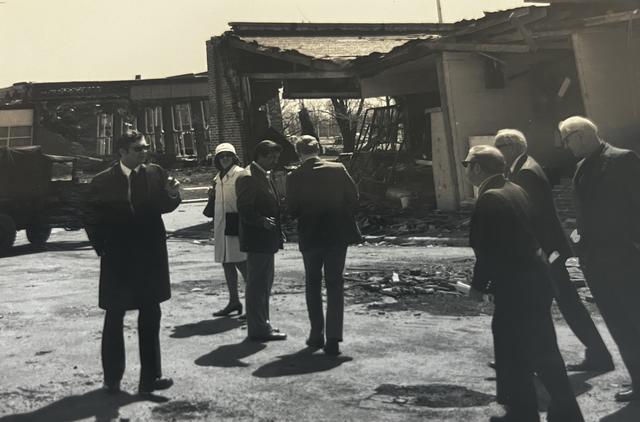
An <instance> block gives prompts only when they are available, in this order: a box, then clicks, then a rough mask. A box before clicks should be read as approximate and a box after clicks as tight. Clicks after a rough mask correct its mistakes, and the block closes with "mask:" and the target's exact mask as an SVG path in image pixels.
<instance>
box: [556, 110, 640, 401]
mask: <svg viewBox="0 0 640 422" xmlns="http://www.w3.org/2000/svg"><path fill="white" fill-rule="evenodd" d="M558 128H559V129H560V133H561V135H562V139H563V143H564V145H565V146H566V147H567V148H568V149H569V150H570V151H571V153H572V154H573V155H574V156H576V157H577V158H579V159H580V162H579V163H578V166H577V168H576V173H575V176H574V179H573V183H574V193H575V199H576V206H577V217H578V218H577V226H578V228H577V234H576V235H575V236H572V238H574V239H575V240H577V246H578V247H577V250H578V252H579V256H580V264H581V265H582V267H583V270H584V271H585V276H586V280H587V284H588V285H589V288H590V289H591V293H592V294H593V298H594V299H595V301H596V304H597V305H598V308H599V309H600V313H601V314H602V317H603V319H604V322H605V323H606V324H607V328H608V329H609V331H610V332H611V336H612V337H613V339H614V341H615V342H616V343H617V345H618V348H619V350H620V354H621V355H622V360H623V361H624V364H625V365H626V367H627V369H628V370H629V373H630V376H631V388H630V389H626V390H623V391H621V392H619V393H617V394H616V396H615V397H616V400H617V401H621V402H627V401H637V400H640V306H638V300H639V299H640V280H638V278H639V277H640V187H639V186H638V183H639V182H640V157H638V155H637V154H636V153H635V152H633V151H629V150H626V149H620V148H615V147H613V146H611V145H609V144H608V143H607V142H605V141H604V140H602V138H601V137H600V135H599V133H598V128H597V126H596V125H595V124H594V123H593V122H592V121H590V120H589V119H586V118H584V117H580V116H573V117H569V118H568V119H566V120H564V121H562V122H560V124H559V126H558Z"/></svg>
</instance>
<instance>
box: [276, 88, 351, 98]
mask: <svg viewBox="0 0 640 422" xmlns="http://www.w3.org/2000/svg"><path fill="white" fill-rule="evenodd" d="M282 98H286V99H305V98H310V99H311V98H362V93H361V92H359V91H336V92H301V91H293V92H292V91H287V89H285V90H284V91H283V92H282Z"/></svg>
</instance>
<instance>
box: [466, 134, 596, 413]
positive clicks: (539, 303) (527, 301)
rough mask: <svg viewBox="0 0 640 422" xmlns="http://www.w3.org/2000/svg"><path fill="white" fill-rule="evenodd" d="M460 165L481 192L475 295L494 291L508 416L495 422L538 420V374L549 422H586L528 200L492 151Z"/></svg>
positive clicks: (481, 149) (474, 234)
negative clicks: (570, 374)
mask: <svg viewBox="0 0 640 422" xmlns="http://www.w3.org/2000/svg"><path fill="white" fill-rule="evenodd" d="M463 165H464V166H465V167H466V176H467V178H468V179H469V181H470V182H471V183H472V184H473V185H474V186H477V187H478V189H479V193H478V200H477V202H476V205H475V209H474V213H473V216H472V220H471V232H470V239H469V240H470V244H471V247H472V248H473V251H474V253H475V255H476V263H475V267H474V271H473V281H472V288H471V291H470V293H469V294H470V296H471V297H473V298H477V299H479V298H482V295H483V294H484V293H492V294H493V295H494V298H495V310H494V314H493V321H492V331H493V336H494V345H495V358H496V377H497V390H498V397H499V398H500V402H501V404H504V405H506V409H507V413H506V414H505V415H504V416H500V417H498V416H494V417H492V418H491V421H496V422H497V421H503V422H538V421H539V420H540V416H539V414H538V408H537V399H536V390H535V387H534V374H537V375H538V376H539V378H540V379H541V381H542V383H543V384H544V386H545V387H546V389H547V390H548V392H549V394H550V396H551V403H550V405H549V409H548V415H547V420H548V421H550V422H583V420H584V419H583V417H582V413H581V412H580V408H579V407H578V403H577V402H576V399H575V397H574V395H573V391H572V389H571V385H570V383H569V378H568V377H567V372H566V370H565V367H564V361H563V360H562V356H561V354H560V350H559V349H558V344H557V341H556V334H555V328H554V326H553V320H552V318H551V302H552V298H553V293H552V285H551V278H550V275H549V269H548V264H547V262H546V256H545V254H544V252H543V251H542V250H541V248H540V245H539V244H538V241H537V239H536V238H535V236H534V235H533V233H532V230H531V207H530V205H529V200H528V198H527V194H526V193H525V192H524V190H523V189H522V188H521V187H519V186H518V185H516V184H514V183H512V182H509V181H507V180H506V179H505V178H504V170H505V161H504V157H503V156H502V154H501V153H500V151H498V150H497V149H496V148H494V147H491V146H486V145H482V146H476V147H473V148H471V149H470V151H469V154H468V156H467V158H466V160H465V161H463Z"/></svg>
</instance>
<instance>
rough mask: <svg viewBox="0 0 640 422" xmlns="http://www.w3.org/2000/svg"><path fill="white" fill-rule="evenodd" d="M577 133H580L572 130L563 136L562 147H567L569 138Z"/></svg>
mask: <svg viewBox="0 0 640 422" xmlns="http://www.w3.org/2000/svg"><path fill="white" fill-rule="evenodd" d="M578 132H580V131H579V130H572V131H571V132H569V133H567V134H566V135H564V136H563V137H562V145H568V144H569V138H570V137H571V135H575V134H576V133H578Z"/></svg>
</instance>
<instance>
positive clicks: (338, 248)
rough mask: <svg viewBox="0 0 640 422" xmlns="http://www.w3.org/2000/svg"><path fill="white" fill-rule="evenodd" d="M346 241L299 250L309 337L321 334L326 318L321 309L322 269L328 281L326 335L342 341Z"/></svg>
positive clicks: (326, 281) (322, 333)
mask: <svg viewBox="0 0 640 422" xmlns="http://www.w3.org/2000/svg"><path fill="white" fill-rule="evenodd" d="M346 257H347V245H334V246H330V247H324V248H317V249H311V250H306V251H303V252H302V259H303V260H304V270H305V278H306V299H307V310H308V312H309V321H310V322H311V333H310V337H312V338H318V337H323V336H324V328H325V319H324V315H323V310H322V269H323V267H324V279H325V283H326V285H327V318H326V320H327V326H326V329H327V338H331V339H336V340H338V341H342V326H343V320H344V279H343V278H342V273H343V272H344V262H345V259H346Z"/></svg>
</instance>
